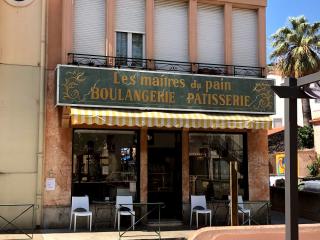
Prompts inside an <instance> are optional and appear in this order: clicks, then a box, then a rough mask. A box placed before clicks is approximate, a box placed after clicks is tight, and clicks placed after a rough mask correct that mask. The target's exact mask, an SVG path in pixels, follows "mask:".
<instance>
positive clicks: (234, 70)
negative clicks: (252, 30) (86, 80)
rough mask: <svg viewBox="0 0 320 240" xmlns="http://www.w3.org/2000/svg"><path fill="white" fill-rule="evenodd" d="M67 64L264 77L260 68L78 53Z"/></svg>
mask: <svg viewBox="0 0 320 240" xmlns="http://www.w3.org/2000/svg"><path fill="white" fill-rule="evenodd" d="M68 64H72V65H79V66H81V65H85V66H93V67H106V68H124V69H136V70H150V71H170V72H171V71H172V72H183V73H193V74H206V75H225V76H247V77H260V78H263V77H265V69H264V68H261V67H251V66H237V65H225V64H210V63H192V62H180V61H167V60H156V59H143V58H127V57H110V56H100V55H89V54H78V53H69V54H68Z"/></svg>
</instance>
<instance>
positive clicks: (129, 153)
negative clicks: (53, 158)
mask: <svg viewBox="0 0 320 240" xmlns="http://www.w3.org/2000/svg"><path fill="white" fill-rule="evenodd" d="M137 137H138V136H137V133H136V132H135V131H117V130H92V129H88V130H86V129H75V130H74V133H73V164H72V173H73V174H72V195H73V196H83V195H88V196H89V200H90V201H115V198H116V195H119V194H123V195H132V196H133V199H134V200H136V199H137V198H138V195H137V194H138V190H137V186H139V185H138V184H137V174H138V170H139V166H138V162H139V161H137V159H138V155H137V153H138V152H139V151H138V149H137V146H138V145H137V141H138V140H137Z"/></svg>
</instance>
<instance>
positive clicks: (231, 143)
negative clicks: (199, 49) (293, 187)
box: [56, 65, 274, 220]
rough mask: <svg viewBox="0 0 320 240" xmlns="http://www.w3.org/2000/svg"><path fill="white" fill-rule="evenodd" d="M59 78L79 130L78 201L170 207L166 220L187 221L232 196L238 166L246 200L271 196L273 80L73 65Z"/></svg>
mask: <svg viewBox="0 0 320 240" xmlns="http://www.w3.org/2000/svg"><path fill="white" fill-rule="evenodd" d="M56 74H57V75H56V76H57V99H56V104H57V106H58V107H59V108H61V109H63V110H62V112H63V114H62V122H64V124H65V125H67V127H69V128H71V129H72V156H70V161H71V160H72V178H71V179H72V180H71V181H72V184H71V192H70V196H79V195H88V196H89V199H90V201H104V200H106V201H114V200H115V197H116V196H117V195H121V194H125V195H132V196H133V199H134V201H135V202H143V203H146V202H159V201H161V202H164V203H165V204H166V207H165V208H164V209H163V211H162V217H163V218H166V219H178V220H182V219H183V218H185V219H186V218H187V217H188V213H189V212H188V211H187V209H188V204H189V201H190V200H189V198H190V195H192V194H205V195H206V196H207V199H218V200H226V199H228V195H230V183H229V182H230V174H229V169H230V167H229V163H230V161H236V162H237V163H238V174H237V178H238V192H239V194H241V195H243V196H244V198H245V199H248V200H249V199H250V200H268V199H269V193H268V191H266V189H267V188H268V157H267V156H268V155H267V133H266V130H267V129H269V128H270V127H271V119H270V117H269V115H270V114H272V113H273V112H274V95H273V93H272V91H271V89H270V86H271V85H273V81H272V80H269V79H264V78H243V77H224V76H223V77H221V76H209V75H197V74H180V73H169V72H158V71H137V70H127V69H126V70H125V69H116V68H94V67H79V66H72V65H58V67H57V71H56Z"/></svg>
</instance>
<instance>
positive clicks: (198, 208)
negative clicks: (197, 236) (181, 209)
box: [190, 195, 211, 228]
mask: <svg viewBox="0 0 320 240" xmlns="http://www.w3.org/2000/svg"><path fill="white" fill-rule="evenodd" d="M190 210H191V211H190V228H191V225H192V215H193V213H195V214H196V222H197V228H198V215H199V214H205V217H206V224H207V214H209V217H210V219H209V221H210V226H211V210H210V209H208V208H207V202H206V196H205V195H199V196H196V195H191V209H190Z"/></svg>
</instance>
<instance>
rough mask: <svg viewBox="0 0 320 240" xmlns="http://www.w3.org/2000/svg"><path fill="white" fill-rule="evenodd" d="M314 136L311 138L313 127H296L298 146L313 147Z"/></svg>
mask: <svg viewBox="0 0 320 240" xmlns="http://www.w3.org/2000/svg"><path fill="white" fill-rule="evenodd" d="M313 146H314V138H313V127H312V126H304V127H301V128H298V147H299V149H301V148H313Z"/></svg>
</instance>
